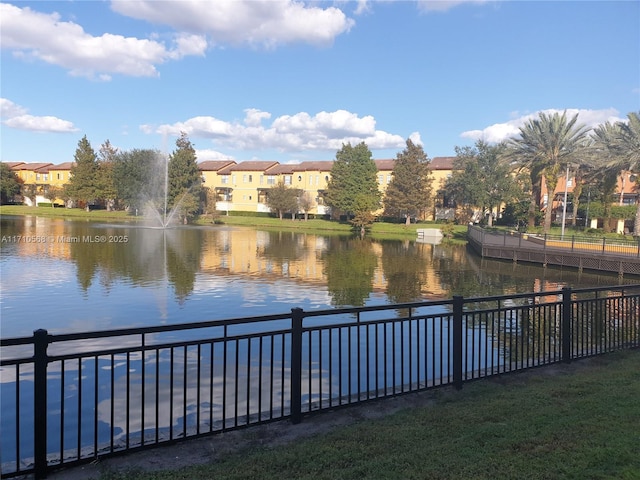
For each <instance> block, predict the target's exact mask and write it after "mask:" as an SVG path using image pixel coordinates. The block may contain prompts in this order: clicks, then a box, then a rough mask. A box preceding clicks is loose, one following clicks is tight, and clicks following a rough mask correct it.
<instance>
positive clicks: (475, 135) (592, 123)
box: [460, 108, 625, 143]
mask: <svg viewBox="0 0 640 480" xmlns="http://www.w3.org/2000/svg"><path fill="white" fill-rule="evenodd" d="M565 111H566V112H567V117H568V118H571V117H573V116H574V115H575V114H578V124H581V125H585V126H587V127H590V128H595V127H597V126H598V125H601V124H603V123H606V122H611V123H615V122H620V121H624V120H625V119H624V118H622V117H620V112H618V110H616V109H615V108H607V109H603V110H589V109H577V108H567V109H566V110H559V109H553V108H551V109H547V110H539V111H537V112H534V113H530V114H526V115H520V116H519V117H517V118H512V119H511V120H508V121H507V122H504V123H495V124H493V125H490V126H488V127H485V128H483V129H482V130H468V131H466V132H462V133H461V134H460V136H461V137H462V138H469V139H472V140H484V141H486V142H489V143H499V142H502V141H504V140H507V139H509V138H513V137H516V136H518V134H519V133H520V127H522V126H523V125H524V124H525V123H527V122H528V121H529V120H533V119H535V118H538V115H539V114H540V113H546V114H548V115H552V114H554V113H560V114H561V113H562V112H565ZM511 116H512V117H515V115H514V114H513V113H512V114H511Z"/></svg>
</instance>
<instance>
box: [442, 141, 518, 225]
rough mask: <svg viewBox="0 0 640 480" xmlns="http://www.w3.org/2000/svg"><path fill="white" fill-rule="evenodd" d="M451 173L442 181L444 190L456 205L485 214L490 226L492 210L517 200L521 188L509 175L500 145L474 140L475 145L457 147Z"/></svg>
mask: <svg viewBox="0 0 640 480" xmlns="http://www.w3.org/2000/svg"><path fill="white" fill-rule="evenodd" d="M455 150H456V159H455V160H454V172H453V173H452V175H451V177H450V178H448V179H447V181H446V183H445V190H446V191H447V192H448V194H449V195H450V196H451V197H452V198H454V199H455V201H456V203H457V204H458V205H466V206H468V207H470V208H472V209H479V210H480V211H481V212H482V213H483V215H484V214H486V213H488V214H489V216H488V223H489V226H491V225H493V212H494V210H496V211H497V210H498V209H499V208H500V206H501V205H502V204H505V203H511V202H518V201H519V200H520V199H521V197H522V190H521V188H520V184H519V182H518V181H517V179H516V178H515V177H514V176H513V175H511V168H510V166H509V165H508V164H507V163H506V162H504V161H503V160H501V159H502V157H503V155H502V151H503V150H504V146H503V145H493V146H492V145H489V144H488V143H486V142H484V141H481V140H480V141H478V142H476V144H475V146H474V147H462V148H461V147H456V149H455Z"/></svg>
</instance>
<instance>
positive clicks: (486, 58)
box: [0, 0, 640, 163]
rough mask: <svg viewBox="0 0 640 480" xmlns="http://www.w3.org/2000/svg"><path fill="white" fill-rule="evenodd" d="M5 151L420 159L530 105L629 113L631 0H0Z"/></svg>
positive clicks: (635, 14) (614, 116)
mask: <svg viewBox="0 0 640 480" xmlns="http://www.w3.org/2000/svg"><path fill="white" fill-rule="evenodd" d="M0 35H1V38H0V40H1V46H2V50H1V55H2V56H1V71H0V80H1V84H0V98H1V100H0V102H1V103H0V107H1V112H2V119H1V124H0V128H1V131H0V133H1V147H0V156H1V158H0V159H1V160H2V161H25V162H52V163H62V162H65V161H71V160H73V155H74V153H75V149H76V147H77V144H78V141H79V140H80V139H81V138H82V137H83V136H84V135H86V136H87V138H88V139H89V141H90V142H91V144H92V146H93V147H94V149H95V150H96V151H97V150H98V149H99V148H100V145H101V144H102V143H103V142H104V141H105V140H107V139H108V140H109V141H110V142H111V143H112V145H114V146H116V147H117V148H119V149H120V150H130V149H133V148H155V149H158V150H161V151H164V152H167V153H170V152H171V151H173V149H174V148H175V140H176V138H177V137H178V135H179V134H180V132H181V131H184V132H186V133H187V134H188V135H189V138H190V139H191V141H192V143H193V144H194V146H195V148H196V151H197V154H198V160H199V161H204V160H215V159H233V160H236V161H243V160H252V159H258V160H277V161H279V162H281V163H292V162H300V161H305V160H331V159H334V158H335V153H336V151H337V150H338V149H339V148H340V147H341V145H342V143H346V142H351V143H352V144H355V143H358V142H360V141H365V142H366V143H367V144H368V145H369V147H370V149H371V150H372V152H373V156H374V158H393V157H395V155H396V154H397V153H398V152H400V151H401V150H402V149H403V148H404V145H405V141H406V139H407V138H411V139H412V140H414V142H418V143H420V144H422V145H423V147H424V149H425V151H426V153H427V155H428V156H429V157H430V158H433V157H436V156H448V155H454V154H455V151H454V148H455V147H456V146H464V145H472V144H473V143H474V142H475V141H476V140H477V139H480V138H482V139H485V140H487V141H490V142H495V141H500V140H504V139H506V138H508V137H509V136H513V135H516V134H517V132H518V127H519V126H521V125H522V124H523V122H525V121H526V120H527V119H529V118H531V117H532V116H536V115H537V114H538V113H539V112H541V111H552V110H557V111H563V110H567V111H568V112H569V113H570V114H573V113H578V114H579V120H580V122H581V123H584V124H587V125H594V126H595V125H598V124H600V123H603V122H605V121H618V120H623V119H625V118H626V115H627V114H628V113H629V112H632V111H639V110H640V2H638V1H635V0H629V1H572V2H571V1H531V2H527V1H517V0H512V1H454V0H451V1H444V2H432V1H402V2H401V1H370V0H360V1H357V2H349V1H340V0H337V1H335V2H322V1H308V2H302V1H289V0H266V1H258V0H254V1H244V0H226V1H223V0H216V1H215V2H213V1H211V2H206V1H197V0H194V1H186V0H183V1H171V0H168V1H162V2H160V1H145V0H140V1H138V0H119V1H75V2H74V1H65V2H58V1H47V2H42V1H36V2H2V3H0Z"/></svg>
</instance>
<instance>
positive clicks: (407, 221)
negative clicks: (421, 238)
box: [404, 215, 411, 225]
mask: <svg viewBox="0 0 640 480" xmlns="http://www.w3.org/2000/svg"><path fill="white" fill-rule="evenodd" d="M404 224H405V225H411V215H407V218H406V219H405V221H404Z"/></svg>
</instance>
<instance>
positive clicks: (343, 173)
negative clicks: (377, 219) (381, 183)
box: [325, 142, 381, 227]
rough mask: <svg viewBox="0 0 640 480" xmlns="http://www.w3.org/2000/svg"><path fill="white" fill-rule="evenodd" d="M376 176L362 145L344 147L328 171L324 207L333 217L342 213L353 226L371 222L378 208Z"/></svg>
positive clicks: (369, 154)
mask: <svg viewBox="0 0 640 480" xmlns="http://www.w3.org/2000/svg"><path fill="white" fill-rule="evenodd" d="M377 172H378V169H377V167H376V164H375V162H374V161H373V159H372V158H371V151H370V150H369V147H367V145H366V144H365V143H364V142H361V143H359V144H358V145H356V146H355V147H354V146H352V145H351V144H350V143H348V144H346V145H345V144H343V145H342V148H341V149H340V150H339V151H338V152H337V153H336V161H335V162H334V163H333V167H332V168H331V179H330V180H329V183H328V185H327V191H326V194H325V199H326V203H327V205H328V206H329V207H331V209H332V210H333V211H334V213H344V214H345V215H346V216H347V218H348V219H350V221H351V222H352V223H353V224H354V225H355V226H358V227H359V226H364V225H366V224H367V223H368V222H371V221H372V219H373V215H372V212H374V211H375V210H377V209H378V208H380V197H381V195H380V191H379V190H378V180H377Z"/></svg>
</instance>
